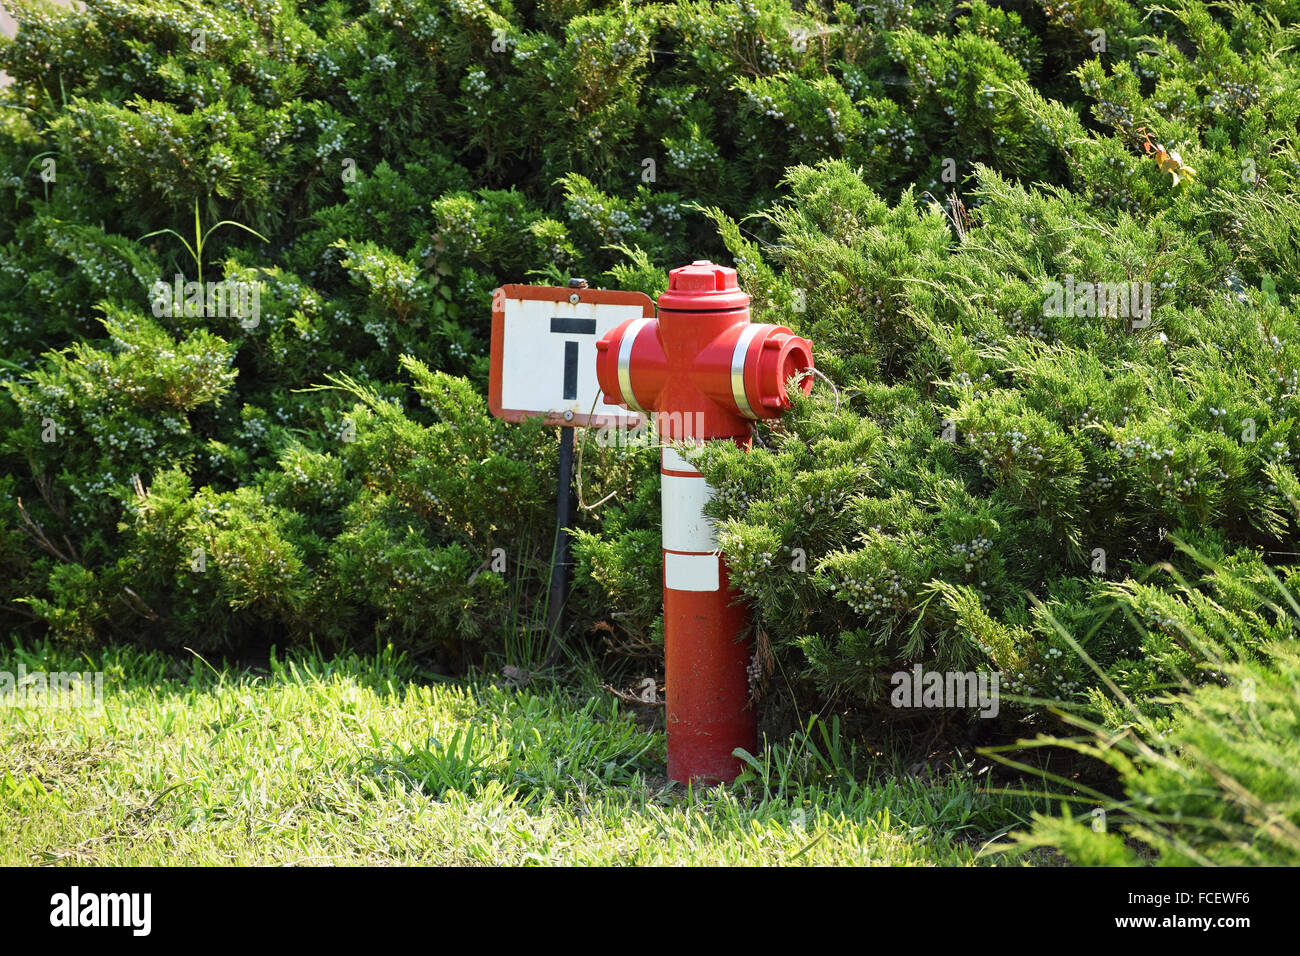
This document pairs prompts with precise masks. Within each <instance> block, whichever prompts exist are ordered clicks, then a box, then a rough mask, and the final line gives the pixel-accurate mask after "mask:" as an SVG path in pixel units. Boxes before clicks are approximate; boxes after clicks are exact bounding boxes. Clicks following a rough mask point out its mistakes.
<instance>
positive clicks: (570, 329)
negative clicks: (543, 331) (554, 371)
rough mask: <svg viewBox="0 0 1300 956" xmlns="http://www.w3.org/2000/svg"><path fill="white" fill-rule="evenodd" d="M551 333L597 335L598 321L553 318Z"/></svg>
mask: <svg viewBox="0 0 1300 956" xmlns="http://www.w3.org/2000/svg"><path fill="white" fill-rule="evenodd" d="M551 331H552V332H559V333H561V334H563V335H595V334H596V320H595V319H560V318H552V319H551ZM566 381H567V379H566Z"/></svg>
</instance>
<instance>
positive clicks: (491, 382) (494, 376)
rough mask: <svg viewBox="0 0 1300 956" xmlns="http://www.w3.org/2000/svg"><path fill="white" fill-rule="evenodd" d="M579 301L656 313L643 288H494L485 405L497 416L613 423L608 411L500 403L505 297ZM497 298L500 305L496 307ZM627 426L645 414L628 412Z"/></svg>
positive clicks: (557, 422)
mask: <svg viewBox="0 0 1300 956" xmlns="http://www.w3.org/2000/svg"><path fill="white" fill-rule="evenodd" d="M575 295H576V296H577V297H578V301H579V302H586V303H590V304H592V305H639V306H641V307H642V315H643V317H644V318H647V319H653V318H654V317H655V304H654V300H653V299H651V298H650V297H649V296H648V295H646V294H645V293H644V292H630V291H625V290H621V289H566V288H562V287H560V286H552V285H524V284H522V283H510V284H509V285H503V286H500V287H499V288H497V289H496V290H494V291H493V293H492V344H491V353H490V356H491V361H490V365H489V367H488V408H489V409H490V410H491V412H492V414H493V415H495V416H496V417H497V418H501V419H505V420H506V421H508V422H522V421H527V420H528V419H530V418H545V419H546V424H548V425H559V426H560V427H562V428H571V427H572V428H577V427H589V426H593V425H594V426H597V427H599V426H601V425H610V424H613V422H611V420H610V416H609V415H588V414H587V413H586V412H581V413H575V414H574V416H573V418H572V419H565V417H564V415H563V413H561V412H536V411H529V410H527V409H522V408H502V407H501V376H502V370H501V364H502V362H504V361H505V344H506V342H505V338H506V314H505V311H504V305H505V300H506V299H524V300H533V301H538V302H570V301H572V297H573V296H575ZM498 302H500V303H501V304H502V306H503V308H501V309H498V308H497V303H498ZM627 416H628V417H627V421H628V425H629V427H631V426H632V424H633V423H635V422H638V421H640V420H641V419H643V418H644V417H645V416H644V415H640V414H638V413H636V412H632V411H628V412H627Z"/></svg>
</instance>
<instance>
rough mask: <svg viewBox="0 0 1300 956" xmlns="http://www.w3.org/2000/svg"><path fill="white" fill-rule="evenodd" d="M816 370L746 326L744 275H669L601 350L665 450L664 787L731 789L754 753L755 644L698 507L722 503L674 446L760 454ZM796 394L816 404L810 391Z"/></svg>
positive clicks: (699, 267)
mask: <svg viewBox="0 0 1300 956" xmlns="http://www.w3.org/2000/svg"><path fill="white" fill-rule="evenodd" d="M812 366H813V357H812V343H811V342H809V341H808V340H807V339H803V338H800V337H799V336H797V335H795V334H794V333H793V332H791V331H790V329H788V328H786V327H785V326H781V325H758V324H754V323H752V322H750V321H749V296H748V295H746V294H745V293H744V292H742V291H741V289H740V287H739V285H737V283H736V270H735V269H728V268H726V267H724V266H718V265H714V264H713V263H712V262H708V261H703V260H702V261H699V262H694V263H692V264H691V265H689V266H683V267H682V268H680V269H674V270H673V271H672V272H670V273H669V275H668V290H667V291H666V292H664V293H663V295H661V296H659V317H658V319H630V320H628V321H627V322H624V323H623V324H622V325H620V326H618V327H617V328H615V329H614V330H613V331H612V332H610V333H609V334H608V335H606V336H605V337H604V338H602V339H601V340H600V341H599V342H597V343H596V377H597V379H598V380H599V382H600V387H601V389H602V390H603V391H604V393H605V397H604V400H605V402H606V403H608V404H611V405H614V404H617V405H624V406H626V407H627V408H630V409H633V410H636V411H641V412H645V413H646V414H654V416H655V421H656V425H657V427H658V432H659V436H660V439H661V440H663V441H664V442H665V447H664V449H663V451H662V456H661V458H660V472H661V480H662V484H663V559H664V657H665V668H666V684H667V688H666V695H667V701H666V703H667V718H668V776H669V777H670V778H671V779H673V780H678V781H682V782H686V781H690V780H694V781H697V782H701V783H715V782H719V781H731V780H734V779H735V778H736V776H737V775H738V774H739V773H740V769H741V764H740V761H739V760H738V759H736V758H735V757H733V756H732V751H734V750H735V749H736V748H737V747H743V748H745V749H746V750H748V751H750V752H753V751H754V749H755V748H756V747H757V743H758V740H757V737H758V731H757V723H756V720H755V714H754V709H753V707H752V706H751V704H750V687H749V665H750V660H751V657H752V654H753V649H752V648H753V644H752V639H748V638H746V637H745V631H746V629H747V624H748V620H749V612H748V610H747V609H746V608H745V607H744V606H743V605H741V604H739V595H738V594H737V593H736V592H735V591H734V590H733V589H732V588H731V586H730V583H729V580H728V576H727V569H726V566H725V564H724V563H723V561H722V559H721V557H720V556H719V554H718V544H717V540H716V539H715V538H714V535H713V528H712V526H711V524H710V522H709V520H708V519H707V518H706V517H705V516H704V514H703V511H702V508H703V506H704V504H705V502H706V501H708V499H709V497H710V496H711V494H712V492H711V490H710V489H709V486H708V483H707V482H706V481H705V480H704V477H703V476H702V475H701V474H700V472H699V470H698V469H697V468H695V467H694V466H693V465H691V464H690V463H689V462H688V461H687V460H686V459H685V458H683V457H682V455H681V454H680V453H679V452H678V451H677V448H676V447H673V446H674V445H690V444H700V443H703V442H704V441H707V440H710V439H731V440H732V441H734V442H736V443H737V444H738V445H740V446H741V447H743V448H748V447H749V444H750V434H751V427H752V422H753V421H754V420H755V419H759V418H775V417H776V416H778V415H780V414H781V411H782V410H783V409H785V408H788V407H789V405H790V401H789V398H788V397H787V395H786V390H785V386H786V382H787V381H788V380H789V379H790V378H792V377H794V376H796V375H798V374H799V373H800V372H803V371H805V370H807V369H811V368H812ZM800 388H802V389H803V391H804V393H805V394H807V393H808V392H809V391H810V390H811V389H812V380H811V379H810V378H807V377H805V378H804V379H803V380H802V381H801V382H800Z"/></svg>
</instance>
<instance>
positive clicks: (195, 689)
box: [0, 649, 1030, 865]
mask: <svg viewBox="0 0 1300 956" xmlns="http://www.w3.org/2000/svg"><path fill="white" fill-rule="evenodd" d="M19 662H22V663H23V664H24V665H25V667H26V668H27V669H28V670H29V671H30V670H35V669H45V670H48V671H53V670H56V669H60V670H74V669H75V670H103V671H104V672H105V679H104V703H103V707H102V708H101V709H99V710H80V709H60V708H54V707H49V706H43V707H39V706H34V705H32V704H30V703H29V704H27V705H26V706H3V705H0V832H3V833H4V834H5V835H6V839H5V840H3V841H0V865H15V864H33V863H36V864H42V863H52V864H100V865H119V864H131V865H158V864H164V865H170V864H184V865H195V864H270V865H275V864H527V863H540V864H919V865H929V864H943V865H971V864H983V863H992V862H996V861H997V860H998V859H999V858H998V857H996V856H992V857H991V856H990V855H989V854H988V853H987V852H983V853H982V852H981V850H982V848H984V847H985V846H986V844H988V843H990V842H993V841H995V840H996V838H997V837H998V836H1000V835H1001V833H1003V832H1005V831H1006V830H1007V829H1008V828H1010V827H1013V826H1018V825H1019V824H1020V823H1021V822H1023V821H1025V820H1026V818H1027V815H1028V812H1029V809H1030V807H1029V805H1028V804H1026V803H1024V802H1023V801H1020V802H1017V801H1013V800H1011V799H1009V798H1006V797H994V796H991V795H988V794H985V793H982V792H981V791H980V785H979V783H978V782H977V781H975V780H973V779H971V778H970V777H968V776H964V775H960V774H953V775H949V776H947V777H944V778H941V779H938V780H929V781H926V780H921V779H917V778H912V777H908V776H888V775H884V774H880V775H877V776H875V777H873V778H869V779H867V780H866V781H865V782H864V781H861V780H858V781H854V780H850V779H834V777H835V776H836V775H835V774H834V773H832V774H822V775H821V779H818V774H817V773H816V772H815V770H816V767H817V761H816V760H815V759H814V760H813V761H812V766H813V768H814V772H813V773H811V774H809V773H808V770H807V768H808V765H809V761H808V759H807V756H808V755H807V754H806V753H805V754H803V755H800V754H799V753H798V752H797V750H796V749H795V748H792V747H790V746H785V747H782V748H774V749H773V750H771V751H769V752H768V754H767V755H766V763H767V764H768V765H770V766H773V767H776V768H777V769H774V770H772V771H771V772H770V773H768V774H767V775H766V776H767V780H766V782H764V781H763V780H760V779H758V775H753V777H754V779H750V780H749V781H748V782H744V781H742V782H741V783H740V784H738V785H736V786H735V787H732V788H713V789H708V790H703V791H696V792H689V793H688V792H686V791H685V790H684V789H683V788H681V787H677V786H669V785H667V784H666V782H665V781H664V779H663V777H662V773H663V750H664V742H663V737H662V735H659V734H654V733H649V732H647V731H646V730H645V729H644V728H643V727H641V726H639V725H638V724H637V722H636V721H635V720H634V719H633V717H632V715H630V714H629V713H627V708H626V706H625V705H622V704H620V703H619V702H618V701H616V700H614V699H612V698H610V697H608V696H606V695H603V694H602V693H601V692H600V691H595V694H596V696H591V695H589V694H587V693H584V692H581V691H578V690H576V689H574V688H572V687H559V686H542V687H533V686H530V687H527V688H524V689H519V690H516V689H511V688H501V687H498V686H495V685H494V684H493V683H491V682H490V681H489V680H480V681H456V682H452V681H446V680H438V679H436V678H432V677H430V676H428V675H425V676H421V675H420V674H419V673H418V672H417V671H416V670H415V669H414V668H413V667H412V666H410V665H409V664H407V663H406V662H405V661H402V660H386V659H382V658H381V659H376V658H374V657H366V658H361V657H344V658H338V659H333V660H327V659H323V658H321V657H319V656H315V655H298V656H293V657H290V658H288V659H287V660H284V661H272V663H271V665H270V667H269V668H268V669H264V670H263V671H261V672H257V671H253V670H235V669H226V670H218V669H215V668H213V667H211V666H209V665H208V664H206V663H205V662H202V661H200V660H198V659H197V658H196V659H193V660H192V661H191V662H189V663H188V664H186V663H181V664H178V663H177V662H176V661H174V660H172V659H168V658H164V657H161V656H156V655H143V654H139V653H136V652H132V651H108V652H104V653H103V654H102V655H100V656H98V657H95V658H87V659H82V660H81V661H79V662H78V661H74V660H72V659H71V658H62V659H57V658H56V659H53V660H52V659H51V657H50V652H49V650H48V649H42V650H40V651H39V652H36V653H33V652H31V651H22V650H10V649H5V650H2V651H0V671H3V670H8V671H10V672H11V673H12V672H16V670H17V665H18V663H19ZM795 766H800V767H802V768H803V770H802V772H801V773H800V774H799V775H798V776H800V778H801V779H799V780H798V781H795V780H792V779H791V778H790V775H789V774H788V773H785V774H783V773H782V772H780V768H784V769H785V770H787V771H788V770H789V769H790V768H792V767H795ZM782 777H783V778H784V783H783V785H780V786H775V785H774V784H775V781H777V780H778V778H782ZM810 777H811V778H812V780H813V782H812V783H809V778H810Z"/></svg>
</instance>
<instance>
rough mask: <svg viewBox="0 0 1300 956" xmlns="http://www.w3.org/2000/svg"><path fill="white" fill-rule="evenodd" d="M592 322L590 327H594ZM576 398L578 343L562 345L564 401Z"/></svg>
mask: <svg viewBox="0 0 1300 956" xmlns="http://www.w3.org/2000/svg"><path fill="white" fill-rule="evenodd" d="M595 324H596V323H595V322H592V325H595ZM577 397H578V343H577V342H565V343H564V400H565V401H566V402H567V401H570V400H572V399H575V398H577Z"/></svg>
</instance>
